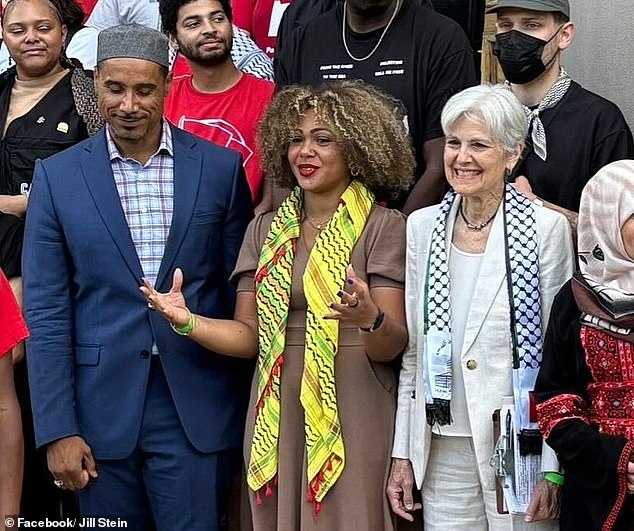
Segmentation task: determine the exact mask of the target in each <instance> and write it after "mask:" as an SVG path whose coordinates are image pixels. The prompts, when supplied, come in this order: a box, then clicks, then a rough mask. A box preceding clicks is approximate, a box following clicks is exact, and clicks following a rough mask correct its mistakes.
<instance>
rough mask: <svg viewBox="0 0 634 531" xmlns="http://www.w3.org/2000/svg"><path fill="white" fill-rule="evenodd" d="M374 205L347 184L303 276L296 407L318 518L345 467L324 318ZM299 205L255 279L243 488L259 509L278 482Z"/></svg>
mask: <svg viewBox="0 0 634 531" xmlns="http://www.w3.org/2000/svg"><path fill="white" fill-rule="evenodd" d="M373 203H374V196H373V195H372V192H370V191H369V190H368V189H367V188H366V187H365V186H364V185H363V184H362V183H360V182H359V181H352V182H351V183H350V185H349V186H348V188H347V189H346V190H345V192H344V193H343V194H342V196H341V198H340V200H339V205H338V206H337V209H336V210H335V213H334V214H333V216H332V218H331V219H330V221H329V222H328V225H327V226H326V227H325V228H324V230H322V231H321V232H320V233H319V235H318V237H317V239H316V240H315V245H314V246H313V248H312V250H311V252H310V256H309V258H308V263H307V265H306V270H305V271H304V277H303V285H304V293H305V295H306V299H307V301H308V309H307V311H306V349H305V351H304V372H303V375H302V382H301V390H300V401H301V404H302V406H303V408H304V421H305V433H306V455H307V460H308V470H307V476H308V499H309V500H310V501H312V502H314V503H315V510H316V511H319V508H320V504H321V501H322V500H323V499H324V496H325V495H326V493H327V492H328V490H329V489H330V488H331V487H332V486H333V485H334V484H335V482H336V481H337V479H338V478H339V476H340V475H341V472H342V471H343V468H344V465H345V450H344V444H343V438H342V434H341V424H340V422H339V411H338V408H337V394H336V389H335V356H336V354H337V348H338V344H339V321H337V320H327V319H323V318H322V317H323V315H325V314H327V313H329V312H330V311H331V310H330V307H329V305H330V303H332V302H333V301H335V300H337V292H338V291H340V290H341V289H342V285H343V283H344V281H345V278H346V267H347V266H348V264H349V263H350V257H351V254H352V249H353V248H354V246H355V244H356V242H357V240H358V239H359V237H360V236H361V233H362V232H363V229H364V227H365V223H366V220H367V218H368V215H369V213H370V210H371V209H372V205H373ZM302 204H303V192H302V190H301V188H299V187H297V188H295V189H294V190H293V191H292V192H291V194H290V195H289V197H288V198H287V199H286V200H285V201H284V202H283V203H282V205H281V206H280V208H279V209H278V210H277V213H276V215H275V217H274V218H273V221H272V222H271V227H270V229H269V232H268V235H267V237H266V240H265V242H264V246H263V247H262V250H261V252H260V260H259V263H258V268H257V271H256V275H255V296H256V303H257V308H258V336H259V337H258V340H259V357H258V402H257V404H256V408H255V409H256V411H255V428H254V431H253V440H252V442H251V457H250V460H249V467H248V470H247V482H248V484H249V487H250V488H251V489H252V490H254V491H255V492H256V499H257V503H258V504H261V503H262V498H261V496H260V489H262V488H263V487H266V495H267V496H270V495H271V494H272V490H271V483H275V482H276V479H277V467H278V439H279V433H280V378H281V368H282V365H283V363H284V357H283V353H284V347H285V338H286V324H287V321H288V309H289V302H290V298H291V283H292V273H293V260H294V258H295V249H296V243H297V239H298V238H299V236H300V231H301V220H302Z"/></svg>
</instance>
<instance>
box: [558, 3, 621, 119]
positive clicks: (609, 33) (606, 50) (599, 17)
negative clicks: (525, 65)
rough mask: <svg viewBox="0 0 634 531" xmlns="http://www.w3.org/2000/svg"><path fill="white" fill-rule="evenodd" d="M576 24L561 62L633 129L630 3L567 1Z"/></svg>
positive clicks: (573, 76) (577, 79)
mask: <svg viewBox="0 0 634 531" xmlns="http://www.w3.org/2000/svg"><path fill="white" fill-rule="evenodd" d="M570 9H571V18H572V20H573V21H574V22H575V24H576V26H577V35H576V37H575V40H574V42H573V43H572V46H571V47H570V48H569V49H568V50H567V51H566V52H564V54H563V57H562V64H563V65H564V68H566V70H567V71H568V73H569V74H570V75H571V77H572V78H573V79H575V80H576V81H578V82H579V83H581V85H583V86H584V87H586V88H587V89H588V90H591V91H593V92H596V93H597V94H600V95H601V96H603V97H605V98H607V99H609V100H611V101H613V102H614V103H616V104H617V105H618V106H619V107H620V108H621V110H622V111H623V114H625V117H626V119H627V121H628V123H629V124H630V127H631V128H634V33H633V32H632V28H633V27H634V22H633V21H634V2H633V1H632V0H570Z"/></svg>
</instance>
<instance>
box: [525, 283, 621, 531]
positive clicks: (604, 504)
mask: <svg viewBox="0 0 634 531" xmlns="http://www.w3.org/2000/svg"><path fill="white" fill-rule="evenodd" d="M580 316H581V312H580V311H579V308H578V307H577V304H576V302H575V299H574V296H573V294H572V288H571V282H570V281H568V282H567V283H566V284H564V286H563V287H562V288H561V290H560V291H559V293H558V294H557V296H556V297H555V300H554V302H553V306H552V309H551V311H550V321H549V323H548V328H547V331H546V336H545V340H544V359H543V362H542V366H541V369H540V372H539V376H538V378H537V383H536V385H535V398H536V401H537V403H538V404H542V403H544V402H546V401H548V400H549V399H552V398H554V397H556V396H558V395H564V394H573V395H577V396H580V397H581V398H583V399H584V401H586V404H589V403H590V402H589V397H588V394H587V388H588V384H589V383H591V382H592V375H591V373H590V369H589V368H588V365H587V364H586V356H585V352H584V349H583V346H582V345H581V339H580V330H581V325H580V322H579V317H580ZM547 442H548V444H549V445H550V447H551V448H552V449H553V450H555V452H556V453H557V457H558V458H559V461H560V463H561V465H562V466H563V469H564V473H565V483H564V486H563V492H562V501H561V520H560V529H561V530H562V531H601V529H602V528H603V525H604V523H605V521H606V519H607V518H608V515H609V513H610V511H611V510H612V508H613V507H614V505H615V502H616V499H617V493H618V475H617V465H618V463H619V459H620V458H621V454H622V453H623V450H624V449H625V445H626V443H627V439H626V438H625V437H617V436H612V435H605V434H600V433H599V431H598V429H597V428H596V426H589V425H588V424H586V423H585V422H583V421H581V420H577V419H571V420H563V421H561V422H559V423H558V424H556V426H555V427H554V428H553V430H552V432H551V434H550V437H548V439H547ZM628 498H630V497H629V496H628ZM632 509H633V507H632V501H631V500H629V499H628V500H627V501H626V504H625V506H624V507H623V509H622V510H621V513H620V516H619V518H618V520H617V522H616V524H615V526H614V527H613V528H612V529H613V531H626V530H630V529H632V528H633V526H634V513H633V512H632Z"/></svg>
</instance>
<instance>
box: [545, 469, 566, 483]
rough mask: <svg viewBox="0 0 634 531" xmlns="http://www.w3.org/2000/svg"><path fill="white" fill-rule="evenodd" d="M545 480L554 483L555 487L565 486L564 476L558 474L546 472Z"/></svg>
mask: <svg viewBox="0 0 634 531" xmlns="http://www.w3.org/2000/svg"><path fill="white" fill-rule="evenodd" d="M544 479H545V480H546V481H550V482H551V483H554V484H555V485H559V486H561V485H563V484H564V475H563V474H559V473H558V472H546V473H544Z"/></svg>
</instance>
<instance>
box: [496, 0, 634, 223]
mask: <svg viewBox="0 0 634 531" xmlns="http://www.w3.org/2000/svg"><path fill="white" fill-rule="evenodd" d="M488 12H490V13H491V12H494V13H496V15H497V34H496V43H495V47H494V54H495V55H496V56H497V58H498V61H499V62H500V66H501V67H502V70H503V72H504V75H505V76H506V79H507V82H508V84H509V86H510V88H511V91H512V92H513V93H514V94H515V96H517V98H518V99H519V100H520V102H522V104H523V105H524V110H525V112H526V115H527V118H528V120H529V123H530V127H529V133H528V137H527V139H526V146H527V147H526V149H525V152H524V154H523V156H522V158H521V159H520V161H519V162H518V164H517V166H516V167H515V169H514V171H513V173H512V177H511V179H515V183H516V186H517V187H518V188H519V189H520V190H521V191H522V192H523V193H524V194H525V195H527V196H528V197H529V199H532V200H537V201H538V202H543V203H545V204H546V205H547V206H549V207H551V208H553V209H555V210H559V211H560V212H562V213H564V214H565V215H566V216H567V217H568V220H569V221H570V222H571V224H572V225H573V228H574V227H575V226H576V212H577V211H578V210H579V200H580V197H581V190H582V189H583V187H584V185H585V184H586V183H587V181H588V180H589V179H590V178H591V177H592V175H594V174H595V173H596V172H597V171H598V170H599V169H600V168H602V167H603V166H605V165H607V164H609V163H610V162H613V161H616V160H621V159H631V158H634V141H633V140H632V133H631V132H630V129H629V127H628V125H627V123H626V121H625V118H624V117H623V114H622V113H621V111H620V110H619V108H618V107H617V106H616V105H614V104H613V103H612V102H610V101H608V100H606V99H604V98H602V97H601V96H598V95H596V94H593V93H592V92H589V91H588V90H586V89H584V88H583V87H581V86H580V85H579V84H578V83H576V82H575V81H574V80H572V79H571V78H570V76H569V75H568V74H567V73H566V71H565V70H564V69H563V68H562V66H561V53H562V52H563V51H564V50H565V49H566V48H568V47H569V46H570V44H571V43H572V40H573V38H574V35H575V25H574V23H573V22H571V21H570V4H569V1H568V0H499V1H498V3H497V4H496V5H495V6H493V7H492V8H490V9H489V10H488Z"/></svg>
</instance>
